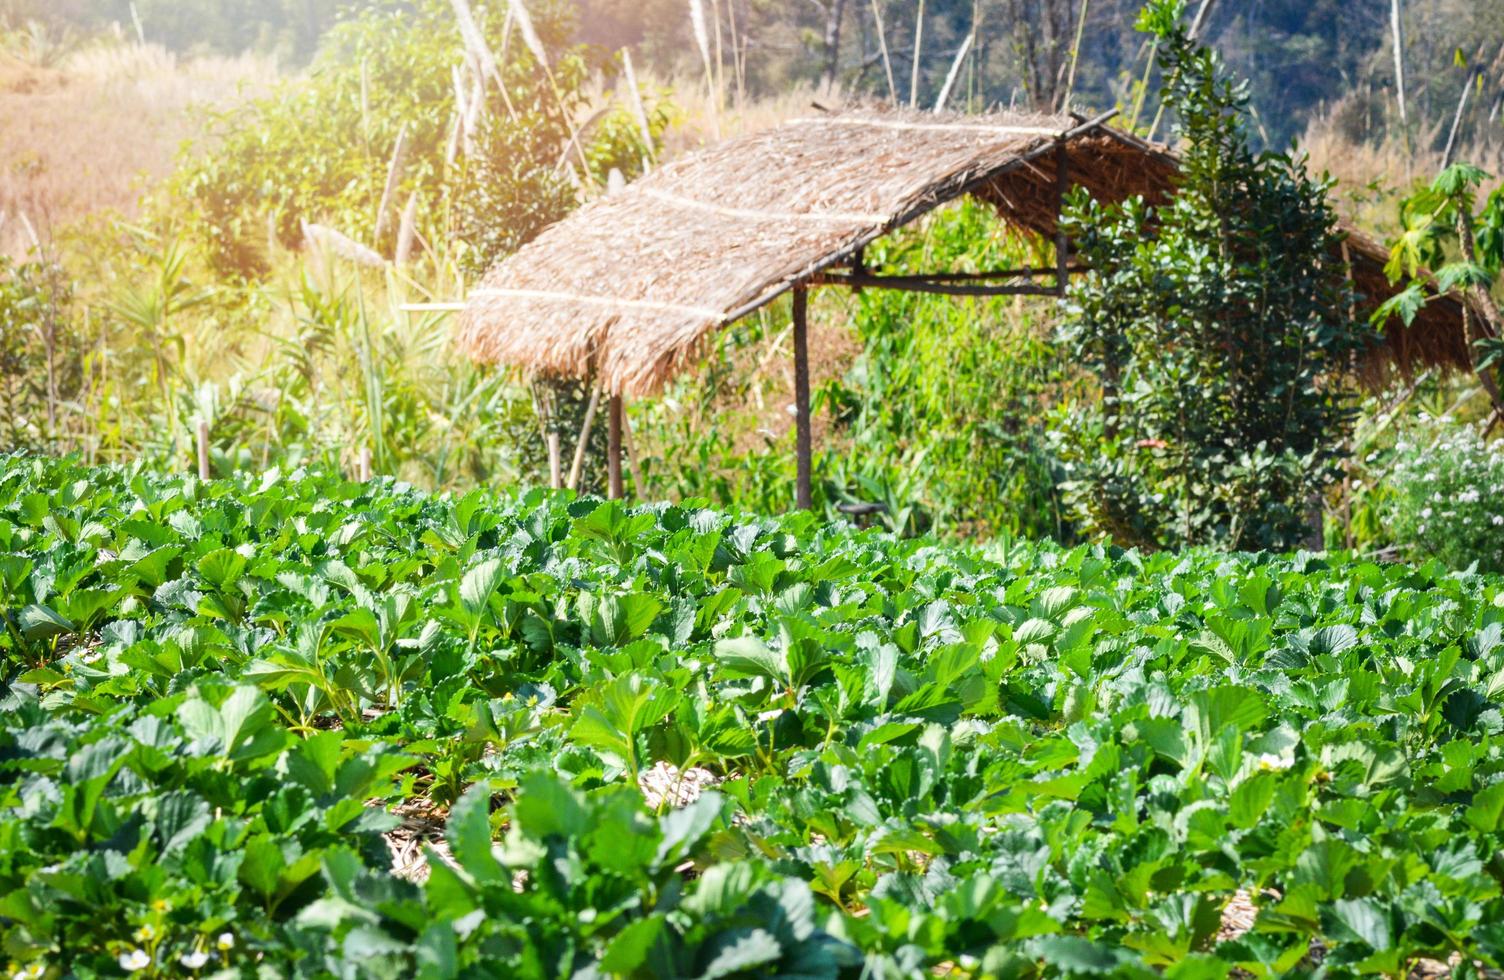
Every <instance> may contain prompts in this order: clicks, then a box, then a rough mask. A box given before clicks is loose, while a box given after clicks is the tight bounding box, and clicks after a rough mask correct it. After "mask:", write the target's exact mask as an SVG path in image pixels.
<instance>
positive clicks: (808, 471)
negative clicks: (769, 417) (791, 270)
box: [794, 283, 815, 510]
mask: <svg viewBox="0 0 1504 980" xmlns="http://www.w3.org/2000/svg"><path fill="white" fill-rule="evenodd" d="M794 409H795V413H796V414H795V417H794V428H795V433H796V436H797V439H798V456H799V476H798V486H797V493H796V498H797V504H798V507H799V509H800V510H813V509H814V506H815V497H814V490H813V486H814V481H813V474H812V471H813V457H814V446H813V436H812V435H811V431H810V419H809V288H808V287H807V286H806V285H805V284H804V283H800V284H799V285H797V286H795V287H794Z"/></svg>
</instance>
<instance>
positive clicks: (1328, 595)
mask: <svg viewBox="0 0 1504 980" xmlns="http://www.w3.org/2000/svg"><path fill="white" fill-rule="evenodd" d="M0 616H3V624H0V628H3V633H0V656H3V662H4V667H3V670H4V675H3V676H4V681H5V684H6V688H7V692H6V694H5V695H4V699H3V701H0V937H3V949H4V954H5V957H6V958H7V959H8V960H9V961H10V962H11V963H12V972H16V973H21V974H23V975H35V976H41V975H68V974H72V975H79V976H104V975H118V974H120V973H122V972H137V973H140V974H144V975H184V974H195V973H199V974H205V975H207V974H210V973H213V972H215V971H230V972H231V973H232V974H239V975H256V974H257V973H258V972H259V973H260V974H261V975H278V976H281V975H289V976H290V975H297V976H309V977H325V976H335V977H345V976H424V977H448V976H457V975H473V976H500V975H506V976H538V977H552V976H562V975H569V974H574V973H581V972H583V973H586V974H595V975H602V974H604V975H629V976H631V975H639V976H706V977H716V976H733V975H738V974H745V973H768V972H773V973H782V974H788V975H798V976H841V975H851V976H857V975H862V974H864V973H865V975H869V976H894V977H897V976H917V975H928V974H930V973H932V972H933V971H935V970H937V969H944V970H949V971H952V972H953V973H955V974H957V975H965V976H1040V975H1044V976H1055V975H1076V974H1116V975H1124V976H1135V975H1143V976H1149V975H1154V974H1156V973H1160V972H1164V973H1172V974H1174V975H1177V976H1198V977H1199V976H1222V975H1226V974H1227V973H1229V972H1230V971H1232V970H1234V969H1240V970H1243V971H1245V972H1248V973H1252V974H1255V975H1277V974H1287V973H1291V972H1298V971H1312V972H1316V971H1320V972H1321V973H1322V975H1326V976H1343V975H1356V974H1365V973H1386V974H1391V975H1394V974H1400V973H1403V972H1404V971H1406V970H1407V969H1409V968H1411V967H1412V966H1413V965H1414V963H1415V962H1416V961H1417V960H1418V959H1420V958H1422V957H1424V958H1429V959H1435V960H1446V959H1447V958H1448V957H1449V956H1452V957H1460V960H1461V962H1462V967H1461V969H1462V970H1464V971H1467V970H1469V969H1472V963H1473V962H1474V961H1477V962H1479V963H1483V964H1486V965H1489V966H1494V967H1498V966H1500V965H1504V927H1500V926H1499V925H1497V924H1496V923H1498V922H1501V921H1504V892H1501V881H1504V853H1501V845H1504V758H1501V753H1500V733H1501V731H1504V714H1501V704H1504V701H1501V698H1504V584H1501V582H1500V581H1499V580H1497V579H1492V578H1487V577H1482V576H1473V575H1463V574H1453V573H1449V572H1447V571H1445V570H1444V569H1442V568H1441V567H1440V566H1426V567H1421V568H1412V567H1405V566H1384V567H1381V566H1378V565H1373V564H1365V563H1356V562H1340V561H1336V560H1327V559H1323V558H1320V557H1316V556H1311V555H1298V556H1293V557H1284V558H1281V557H1274V556H1267V555H1259V556H1225V555H1217V554H1212V553H1190V554H1155V555H1144V554H1138V553H1132V552H1120V551H1116V550H1112V549H1103V548H1080V549H1076V550H1072V551H1064V550H1060V549H1056V548H1053V547H1049V546H1034V545H1009V546H1001V545H1000V546H994V547H990V548H985V549H983V548H965V547H956V546H943V547H942V546H938V545H935V544H933V543H926V542H922V541H919V542H915V541H897V540H893V539H891V538H888V537H886V536H882V535H878V534H875V533H871V532H866V533H857V532H853V531H849V530H845V529H840V528H831V527H824V526H821V525H818V524H816V523H815V522H814V521H813V520H812V519H811V518H808V517H806V516H802V515H796V516H791V517H787V518H779V519H774V518H748V517H740V516H735V515H726V514H721V513H717V512H713V511H709V510H705V509H702V508H699V507H696V506H694V505H690V504H686V505H658V506H652V507H644V508H635V509H632V508H624V507H622V506H620V505H618V504H609V503H601V502H599V501H593V500H575V499H572V498H570V497H568V496H567V495H546V494H541V493H533V494H527V495H518V496H504V495H494V494H489V493H484V492H476V493H472V494H469V495H467V496H464V497H460V498H450V497H442V498H439V497H430V496H426V495H423V494H420V493H417V492H415V491H412V490H411V489H408V488H404V487H402V486H398V485H394V484H391V483H389V482H381V481H378V482H376V483H372V484H364V485H357V484H349V483H345V482H342V481H340V480H339V479H337V478H334V477H329V476H321V475H317V474H314V475H310V474H304V473H295V474H280V473H271V474H268V475H266V476H265V477H263V478H259V479H257V478H242V479H240V480H237V481H223V482H217V483H212V484H204V483H200V482H198V481H196V480H193V479H191V478H181V477H172V476H163V475H156V474H151V473H147V472H132V471H121V470H94V469H87V468H84V467H81V466H79V465H76V464H74V463H70V462H62V461H49V460H35V459H22V458H11V459H8V460H4V461H3V462H0ZM662 764H668V765H670V766H672V767H673V769H672V770H670V771H672V772H680V773H684V772H695V773H705V774H708V776H707V777H706V778H712V777H713V779H714V781H715V784H716V785H715V788H714V789H713V790H712V791H709V792H706V793H704V794H703V795H702V796H700V798H699V799H698V800H697V801H695V802H693V803H691V804H689V805H687V806H682V807H676V806H674V805H673V803H672V802H665V803H662V804H660V805H658V806H656V807H655V808H650V807H649V806H648V804H647V803H646V802H645V801H644V798H643V795H642V793H641V792H639V789H638V783H639V780H640V779H641V778H643V777H644V774H645V773H648V772H649V771H650V770H652V769H653V768H654V767H655V766H661V765H662ZM414 801H422V802H423V803H424V805H425V806H428V807H432V808H436V809H438V810H439V811H440V812H442V813H444V814H445V815H446V817H447V827H446V828H445V830H444V841H445V846H443V847H442V848H439V849H437V850H431V851H430V852H429V855H428V867H429V874H428V876H427V878H426V880H425V881H424V882H423V883H422V884H421V885H419V884H414V883H412V882H410V881H407V880H403V879H401V878H398V877H395V876H394V875H393V874H392V873H391V869H390V865H389V860H390V859H389V856H388V852H387V850H386V844H385V842H384V841H383V839H382V834H383V833H385V832H387V831H389V830H391V829H392V828H393V827H394V826H395V825H396V823H397V822H398V821H397V818H396V817H395V816H393V815H392V811H393V810H394V809H396V808H398V807H403V806H407V805H411V804H412V803H413V802H414ZM1230 904H1232V905H1239V904H1240V905H1243V906H1251V908H1252V910H1253V912H1254V913H1256V915H1255V918H1254V921H1253V923H1252V928H1251V929H1247V928H1246V927H1238V928H1232V927H1231V919H1230V917H1229V915H1228V913H1227V909H1228V907H1229V905H1230Z"/></svg>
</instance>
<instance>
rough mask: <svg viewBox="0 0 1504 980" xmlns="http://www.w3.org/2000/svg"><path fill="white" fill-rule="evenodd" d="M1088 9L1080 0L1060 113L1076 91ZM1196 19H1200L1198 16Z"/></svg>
mask: <svg viewBox="0 0 1504 980" xmlns="http://www.w3.org/2000/svg"><path fill="white" fill-rule="evenodd" d="M1208 6H1209V3H1203V4H1202V5H1201V10H1202V13H1205V12H1206V8H1207V7H1208ZM1090 9H1091V0H1081V16H1080V17H1079V18H1077V20H1076V40H1075V42H1074V43H1072V44H1071V70H1070V72H1069V73H1067V74H1066V76H1065V98H1064V99H1063V100H1062V101H1061V103H1060V111H1061V112H1062V113H1067V112H1070V111H1071V96H1072V95H1073V94H1074V93H1075V90H1076V65H1077V64H1078V63H1079V62H1080V60H1081V39H1082V37H1084V36H1085V33H1086V12H1087V11H1088V10H1090ZM1197 18H1198V19H1199V18H1200V15H1199V14H1198V15H1197ZM1191 30H1192V31H1194V30H1195V27H1192V28H1191Z"/></svg>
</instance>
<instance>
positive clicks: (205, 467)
mask: <svg viewBox="0 0 1504 980" xmlns="http://www.w3.org/2000/svg"><path fill="white" fill-rule="evenodd" d="M198 478H199V479H200V480H203V481H204V482H205V483H207V482H209V422H208V420H206V419H199V420H198Z"/></svg>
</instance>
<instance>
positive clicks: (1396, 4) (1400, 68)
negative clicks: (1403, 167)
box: [1389, 0, 1412, 156]
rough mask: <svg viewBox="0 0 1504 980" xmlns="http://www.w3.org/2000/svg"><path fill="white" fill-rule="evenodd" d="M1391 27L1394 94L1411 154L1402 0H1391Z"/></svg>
mask: <svg viewBox="0 0 1504 980" xmlns="http://www.w3.org/2000/svg"><path fill="white" fill-rule="evenodd" d="M1389 28H1390V32H1391V33H1392V34H1393V35H1394V94H1395V97H1396V98H1397V99H1398V100H1399V105H1400V128H1401V129H1402V130H1404V133H1405V155H1406V156H1409V155H1410V153H1411V152H1412V151H1411V147H1410V114H1409V110H1408V109H1407V108H1406V107H1405V53H1404V52H1405V18H1404V12H1403V11H1402V10H1401V9H1400V0H1390V3H1389Z"/></svg>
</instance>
